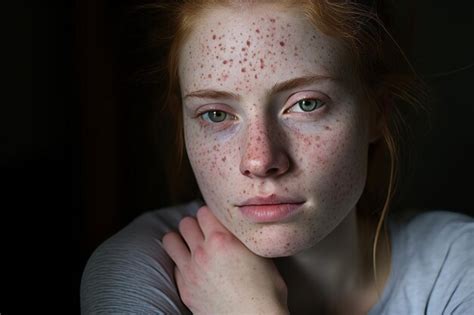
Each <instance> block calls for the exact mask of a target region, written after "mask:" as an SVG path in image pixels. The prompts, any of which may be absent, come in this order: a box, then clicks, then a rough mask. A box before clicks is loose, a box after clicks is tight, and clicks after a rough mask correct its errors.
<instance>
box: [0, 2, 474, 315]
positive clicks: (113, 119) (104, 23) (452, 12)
mask: <svg viewBox="0 0 474 315" xmlns="http://www.w3.org/2000/svg"><path fill="white" fill-rule="evenodd" d="M405 2H408V1H405ZM137 3H138V2H137V1H125V0H114V1H112V0H109V1H106V0H81V1H79V0H77V1H75V2H67V1H57V2H53V1H51V2H50V3H49V4H46V3H45V2H36V3H35V4H32V3H29V2H18V4H17V7H16V8H12V9H8V10H7V9H5V12H6V13H7V14H6V15H8V16H7V17H6V21H7V23H6V24H7V26H6V27H5V30H6V35H5V36H4V37H3V43H2V48H3V52H4V53H6V55H7V56H6V57H4V58H3V59H4V62H5V65H4V67H3V68H4V72H3V76H4V78H6V80H4V81H6V82H7V83H4V89H5V90H6V91H4V97H3V101H2V104H1V107H0V108H1V112H0V117H1V140H2V141H1V146H0V150H1V154H0V178H1V184H2V187H3V188H2V204H3V205H2V218H3V219H2V222H1V227H2V252H3V253H4V257H5V258H2V260H3V262H2V265H1V266H2V283H4V287H8V288H9V293H10V294H11V296H12V297H13V296H15V295H22V296H25V283H33V282H34V281H29V279H28V278H27V276H26V273H25V274H23V273H18V271H16V272H14V271H13V270H15V267H16V266H17V265H18V263H19V260H20V259H19V257H23V256H25V257H28V258H29V260H25V259H23V258H22V259H21V262H22V263H25V264H26V265H27V266H29V268H30V269H33V273H35V274H42V273H46V272H50V273H56V272H58V271H59V270H60V269H61V268H63V269H64V268H66V269H68V268H67V267H68V266H69V264H68V261H69V252H70V250H72V252H73V253H74V254H73V255H72V257H73V264H72V267H73V270H72V279H71V278H70V277H71V274H70V273H69V272H66V273H65V274H66V275H65V276H64V279H62V281H63V282H65V283H63V284H61V285H57V286H54V288H52V289H49V290H50V291H48V292H41V293H43V294H46V293H47V294H46V295H48V296H49V299H47V300H46V302H52V303H51V305H55V306H53V309H52V310H56V309H57V310H58V311H59V310H62V311H64V310H67V311H68V312H67V313H73V312H76V313H78V312H79V283H80V276H81V273H82V270H83V268H84V265H85V263H86V261H87V259H88V257H89V256H90V254H91V253H92V251H93V250H94V249H95V248H96V247H97V246H98V244H100V243H101V242H102V241H104V240H105V239H106V238H107V237H109V236H111V235H112V234H113V233H115V232H116V231H117V230H119V229H120V228H122V227H123V226H124V225H126V224H127V223H128V222H130V220H132V219H133V218H134V217H136V216H137V215H139V214H140V213H142V212H144V211H146V210H150V209H154V208H159V207H162V206H165V205H169V204H171V203H172V199H171V197H170V191H169V188H168V186H167V185H166V177H167V176H168V177H169V176H170V175H172V174H173V170H167V169H165V167H164V166H163V165H164V161H165V160H166V156H168V154H167V151H168V150H170V149H172V147H171V145H169V144H168V143H166V140H165V139H164V136H169V135H167V134H166V133H165V130H166V128H165V127H166V122H160V123H162V124H163V126H164V127H163V128H161V129H158V131H159V132H161V134H159V135H157V136H158V138H155V137H154V136H153V133H152V130H153V129H152V128H150V125H151V123H152V121H151V119H150V113H151V111H152V108H153V106H157V104H154V103H153V102H152V99H153V97H154V96H155V94H156V87H154V88H155V91H153V90H152V88H153V85H152V84H150V83H148V82H147V81H146V79H144V77H143V76H140V75H138V76H137V71H139V70H140V69H143V68H144V67H146V66H147V65H149V63H150V62H152V61H153V58H151V57H153V56H150V55H149V54H148V53H147V52H146V51H145V50H144V48H145V44H144V41H143V39H144V35H143V30H144V24H145V26H146V23H145V22H143V20H142V19H141V18H140V17H139V16H137V15H136V14H131V13H130V10H131V9H132V8H133V5H135V4H137ZM395 3H398V4H397V7H398V10H397V14H396V15H395V16H396V17H397V19H396V21H397V23H399V24H400V25H401V28H402V29H404V30H405V31H406V32H409V33H410V34H411V35H412V37H411V38H410V40H409V41H408V42H406V43H402V44H403V45H404V46H405V47H404V48H405V49H406V51H407V53H408V54H409V56H410V59H411V60H412V62H413V64H414V65H415V67H416V69H417V70H418V71H419V73H420V74H421V75H422V77H424V78H425V80H426V81H427V83H428V84H429V86H430V87H431V88H432V99H433V101H432V102H431V103H430V104H429V105H430V108H431V120H430V121H431V123H430V124H427V123H426V121H425V120H423V121H421V120H420V121H419V124H418V123H416V124H415V125H414V126H412V128H413V129H414V131H415V134H416V138H415V140H414V142H413V145H412V146H413V147H414V148H415V149H414V150H413V151H412V153H411V156H410V161H412V162H411V165H412V166H411V167H410V168H408V170H407V171H406V174H405V177H404V180H403V181H402V183H401V186H400V188H401V190H400V196H399V200H398V202H397V205H398V206H399V207H414V208H424V209H449V210H453V211H458V212H464V213H469V214H471V215H474V211H473V210H474V207H473V205H472V204H473V202H472V195H471V194H472V190H473V187H474V185H473V184H472V181H473V175H474V163H473V161H474V153H473V152H474V150H473V149H474V132H473V130H472V128H473V118H474V102H473V101H472V99H473V96H472V91H473V88H474V84H473V82H474V67H473V66H472V65H473V62H474V57H473V56H474V41H473V40H472V38H473V36H474V13H473V11H474V4H473V3H472V2H471V1H462V2H461V1H452V2H446V1H441V0H437V1H427V0H423V1H416V3H415V1H413V3H409V4H402V1H396V2H395ZM410 6H411V7H410ZM408 44H411V48H409V47H408V46H409V45H408ZM157 53H159V52H157ZM462 68H465V69H464V70H459V69H462ZM457 69H458V70H459V71H453V70H457ZM427 126H431V127H430V128H428V127H427ZM161 136H163V138H160V137H161ZM157 139H158V140H157ZM156 141H158V142H159V143H165V144H166V145H161V146H160V148H162V149H163V147H164V149H163V150H162V151H161V152H160V151H159V149H158V148H157V146H156ZM160 141H161V142H160ZM40 222H41V223H40ZM43 222H44V223H43ZM30 226H31V228H30ZM50 226H53V228H50ZM37 231H38V232H37ZM39 235H42V236H45V239H46V241H45V242H47V245H45V243H40V244H38V243H39V242H34V241H35V240H38V241H39ZM70 236H72V243H71V237H70ZM21 237H26V240H27V241H25V242H24V241H21V244H20V245H21V246H19V245H18V244H17V243H16V242H13V240H16V241H18V240H20V239H22V238H21ZM26 244H28V246H25V245H26ZM76 246H77V247H79V257H78V256H77V253H78V252H77V251H76V250H75V249H74V248H77V247H76ZM66 253H67V254H66ZM53 255H54V259H53ZM58 255H59V257H58V258H56V257H57V256H58ZM65 257H68V258H67V259H66V258H65ZM43 265H45V266H46V265H47V266H48V268H46V267H45V269H42V268H43ZM32 266H34V268H32ZM40 266H41V267H40ZM40 268H41V269H40ZM48 277H49V276H48ZM48 277H46V278H48ZM69 279H71V280H72V282H70V280H69ZM71 283H72V286H71ZM7 284H8V285H7ZM27 287H28V288H30V286H27ZM32 287H33V288H35V290H34V291H33V295H36V293H40V292H39V291H40V290H44V285H43V283H42V284H41V285H38V284H36V285H35V284H32ZM71 289H72V292H71ZM38 290H39V291H38ZM26 293H32V292H31V291H26ZM26 296H28V294H27V295H26ZM60 296H61V298H60ZM62 296H64V298H62ZM4 297H5V298H4V299H0V312H2V314H8V313H9V312H10V313H16V310H18V309H22V308H23V307H26V305H24V303H23V304H16V303H13V300H9V298H8V297H9V295H5V296H4ZM23 300H24V299H23ZM27 300H28V299H27ZM8 302H11V303H8ZM42 302H45V300H43V301H42ZM60 302H61V303H60ZM63 304H64V305H67V306H64V307H65V308H63V307H60V305H63Z"/></svg>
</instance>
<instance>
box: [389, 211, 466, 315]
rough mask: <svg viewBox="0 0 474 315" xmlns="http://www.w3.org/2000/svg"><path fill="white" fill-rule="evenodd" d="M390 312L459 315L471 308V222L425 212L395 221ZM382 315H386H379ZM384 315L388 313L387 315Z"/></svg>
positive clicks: (452, 214) (457, 216)
mask: <svg viewBox="0 0 474 315" xmlns="http://www.w3.org/2000/svg"><path fill="white" fill-rule="evenodd" d="M391 234H392V235H391V236H392V254H393V257H392V273H391V278H392V279H391V280H390V281H391V282H390V288H389V291H390V298H389V299H390V301H388V309H390V310H391V311H392V312H393V311H397V312H402V313H403V312H405V313H423V314H439V313H440V311H442V310H444V311H443V314H458V313H456V312H457V311H459V310H461V309H463V307H467V306H466V305H469V307H472V306H473V305H472V304H473V303H474V288H473V287H472V283H474V246H473V240H474V219H473V218H472V217H470V216H468V215H465V214H461V213H455V212H450V211H440V210H435V211H428V212H423V213H419V214H416V215H415V216H411V217H410V218H408V219H407V218H405V219H403V220H398V221H397V220H393V221H392V224H391ZM383 314H385V313H383ZM387 314H390V312H388V313H387Z"/></svg>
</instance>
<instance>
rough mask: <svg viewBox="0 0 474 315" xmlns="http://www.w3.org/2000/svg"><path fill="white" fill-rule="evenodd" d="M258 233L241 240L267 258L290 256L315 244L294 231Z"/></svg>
mask: <svg viewBox="0 0 474 315" xmlns="http://www.w3.org/2000/svg"><path fill="white" fill-rule="evenodd" d="M271 232H273V233H262V234H260V233H258V234H257V235H258V236H254V237H252V238H250V239H244V240H241V241H242V242H243V243H244V244H245V246H246V247H247V248H248V249H249V250H250V251H252V252H253V253H254V254H256V255H258V256H261V257H266V258H278V257H288V256H292V255H296V254H298V253H300V252H301V251H304V250H305V249H308V248H310V247H312V246H314V245H315V244H313V242H312V241H311V239H310V238H305V237H302V235H301V234H299V235H298V234H293V233H288V232H286V233H284V232H283V233H282V232H280V233H278V232H277V231H271Z"/></svg>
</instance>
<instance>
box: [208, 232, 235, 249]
mask: <svg viewBox="0 0 474 315" xmlns="http://www.w3.org/2000/svg"><path fill="white" fill-rule="evenodd" d="M231 241H232V237H231V236H230V235H229V234H227V233H224V232H220V231H219V232H217V231H216V232H213V233H212V234H211V235H210V236H209V244H210V245H211V246H215V247H223V246H225V244H227V243H230V242H231Z"/></svg>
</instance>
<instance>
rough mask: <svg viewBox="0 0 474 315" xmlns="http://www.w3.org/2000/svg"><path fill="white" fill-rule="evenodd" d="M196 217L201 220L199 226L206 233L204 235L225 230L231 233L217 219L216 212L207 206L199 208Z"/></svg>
mask: <svg viewBox="0 0 474 315" xmlns="http://www.w3.org/2000/svg"><path fill="white" fill-rule="evenodd" d="M196 217H197V219H198V222H199V226H200V227H201V230H202V232H203V234H204V237H205V238H206V237H208V236H209V235H210V234H211V233H213V232H224V233H230V232H229V231H228V230H227V229H226V228H225V226H223V225H222V223H221V222H220V221H219V220H217V218H216V217H215V216H214V214H213V213H212V212H211V210H210V209H209V208H208V207H207V206H203V207H201V208H199V210H198V211H197V214H196Z"/></svg>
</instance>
